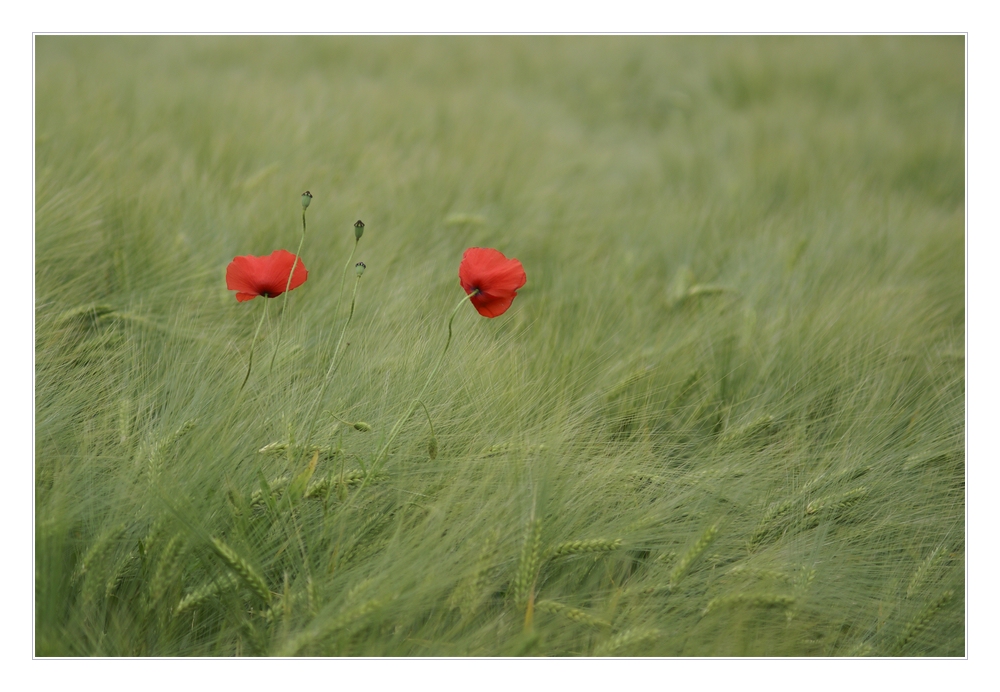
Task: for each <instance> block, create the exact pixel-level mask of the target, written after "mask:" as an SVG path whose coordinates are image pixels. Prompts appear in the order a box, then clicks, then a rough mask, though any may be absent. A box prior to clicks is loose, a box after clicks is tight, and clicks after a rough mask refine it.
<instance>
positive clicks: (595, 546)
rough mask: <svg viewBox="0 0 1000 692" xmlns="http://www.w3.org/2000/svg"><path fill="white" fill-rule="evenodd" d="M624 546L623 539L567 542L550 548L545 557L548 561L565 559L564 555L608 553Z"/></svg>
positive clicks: (592, 539)
mask: <svg viewBox="0 0 1000 692" xmlns="http://www.w3.org/2000/svg"><path fill="white" fill-rule="evenodd" d="M621 546H622V539H620V538H615V539H614V540H611V539H607V538H591V539H590V540H585V541H567V542H565V543H557V544H556V545H553V546H551V547H549V548H548V549H547V550H546V551H545V554H544V555H543V557H544V558H545V559H547V560H551V559H553V558H557V557H563V556H564V555H579V554H581V553H606V552H610V551H612V550H617V549H618V548H620V547H621Z"/></svg>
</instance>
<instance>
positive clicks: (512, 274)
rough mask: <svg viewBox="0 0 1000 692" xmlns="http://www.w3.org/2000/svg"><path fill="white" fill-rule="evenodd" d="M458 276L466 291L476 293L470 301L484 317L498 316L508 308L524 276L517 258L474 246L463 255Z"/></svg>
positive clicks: (522, 283) (522, 268)
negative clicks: (508, 257) (510, 257)
mask: <svg viewBox="0 0 1000 692" xmlns="http://www.w3.org/2000/svg"><path fill="white" fill-rule="evenodd" d="M458 278H459V281H460V283H461V284H462V288H463V289H465V292H466V293H474V292H477V291H478V293H477V294H476V295H475V296H473V297H472V299H471V300H472V304H473V305H474V306H475V307H476V310H478V311H479V314H481V315H483V316H484V317H498V316H500V315H502V314H503V313H504V312H506V311H507V309H508V308H509V307H510V305H511V303H512V302H513V301H514V297H515V296H516V295H517V290H518V289H519V288H521V287H522V286H524V284H525V282H526V281H527V276H526V275H525V273H524V267H523V266H522V265H521V263H520V262H519V261H518V260H516V259H507V258H506V257H505V256H504V255H503V253H502V252H500V251H499V250H494V249H493V248H481V247H473V248H469V249H468V250H466V251H465V253H464V254H463V255H462V263H461V264H460V265H459V267H458Z"/></svg>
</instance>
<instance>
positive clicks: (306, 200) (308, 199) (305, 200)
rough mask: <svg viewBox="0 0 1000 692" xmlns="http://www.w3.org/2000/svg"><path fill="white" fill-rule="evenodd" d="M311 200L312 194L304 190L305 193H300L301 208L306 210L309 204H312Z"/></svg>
mask: <svg viewBox="0 0 1000 692" xmlns="http://www.w3.org/2000/svg"><path fill="white" fill-rule="evenodd" d="M312 199H313V193H311V192H309V190H306V191H305V192H303V193H302V208H303V209H306V208H308V207H309V203H310V202H312Z"/></svg>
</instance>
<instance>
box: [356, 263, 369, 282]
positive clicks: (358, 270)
mask: <svg viewBox="0 0 1000 692" xmlns="http://www.w3.org/2000/svg"><path fill="white" fill-rule="evenodd" d="M366 268H367V265H365V263H364V262H358V263H357V264H355V265H354V273H355V274H357V275H358V278H361V275H362V274H364V273H365V269H366Z"/></svg>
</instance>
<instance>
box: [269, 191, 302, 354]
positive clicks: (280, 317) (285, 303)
mask: <svg viewBox="0 0 1000 692" xmlns="http://www.w3.org/2000/svg"><path fill="white" fill-rule="evenodd" d="M305 240H306V210H305V209H303V210H302V236H301V237H300V238H299V249H298V250H296V251H295V260H294V261H292V271H290V272H288V281H287V282H286V283H285V298H284V300H283V301H282V303H281V313H280V314H279V315H278V335H277V337H275V341H274V353H272V354H271V366H270V367H269V368H268V369H267V372H268V374H270V373H271V372H273V371H274V359H275V358H276V357H277V355H278V347H279V346H280V345H281V324H282V322H283V321H284V319H285V308H287V307H288V293H289V290H288V289H289V287H290V286H291V285H292V276H294V275H295V267H296V266H298V263H299V256H300V254H301V253H302V243H304V242H305Z"/></svg>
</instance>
